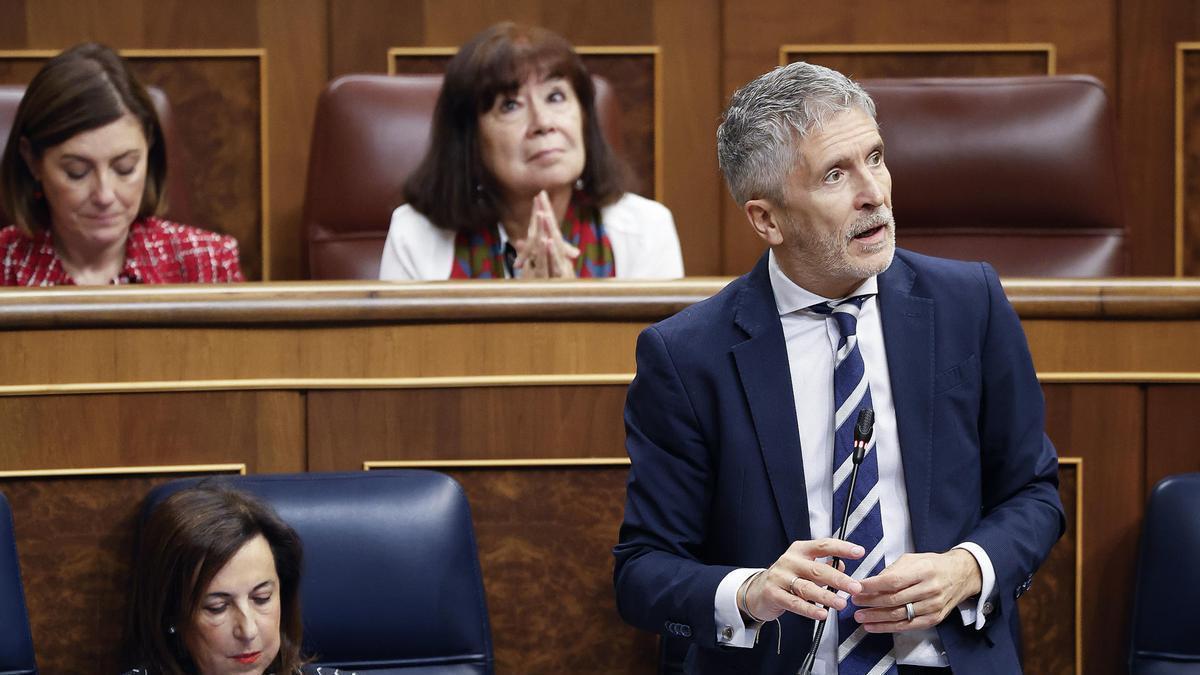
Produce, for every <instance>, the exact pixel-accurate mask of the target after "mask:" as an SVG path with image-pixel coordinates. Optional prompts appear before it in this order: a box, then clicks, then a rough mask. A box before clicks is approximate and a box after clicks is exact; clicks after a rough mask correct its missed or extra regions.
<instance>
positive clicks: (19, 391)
mask: <svg viewBox="0 0 1200 675" xmlns="http://www.w3.org/2000/svg"><path fill="white" fill-rule="evenodd" d="M632 381H633V373H594V374H578V375H463V376H447V377H367V378H276V379H272V378H262V379H245V380H163V381H151V382H79V383H70V384H16V385H5V386H0V397H2V396H49V395H71V394H139V393H168V392H187V391H261V390H300V389H455V388H465V387H548V386H571V385H610V384H615V385H627V384H629V383H630V382H632Z"/></svg>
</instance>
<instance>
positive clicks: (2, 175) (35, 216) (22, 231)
mask: <svg viewBox="0 0 1200 675" xmlns="http://www.w3.org/2000/svg"><path fill="white" fill-rule="evenodd" d="M166 174H167V150H166V144H165V143H164V140H163V132H162V127H161V126H160V125H159V121H158V115H157V114H156V113H155V111H154V106H153V104H152V102H151V100H150V97H149V95H148V94H147V93H146V90H145V89H144V88H143V87H142V85H140V84H139V83H138V81H137V80H136V79H135V78H134V77H133V74H132V73H131V72H130V71H129V67H128V65H127V64H126V63H125V61H123V60H122V59H121V57H120V56H117V54H116V52H114V51H113V50H111V49H109V48H108V47H104V46H102V45H98V44H94V43H86V44H81V45H77V46H75V47H71V48H70V49H67V50H65V51H63V52H62V53H61V54H59V55H58V56H55V57H54V58H52V59H50V60H49V61H48V62H47V63H46V65H44V66H43V67H42V69H41V70H39V71H38V73H37V75H35V76H34V78H33V81H32V82H30V83H29V87H28V88H27V89H26V90H25V95H24V96H23V97H22V98H21V103H20V104H19V105H18V107H17V114H16V118H15V119H14V121H13V127H12V132H11V133H10V134H9V137H8V143H7V145H6V146H5V149H4V155H3V158H0V197H2V199H3V202H2V205H3V209H4V211H6V212H7V213H8V214H9V216H11V217H12V219H13V224H10V225H9V226H8V227H5V228H3V229H0V285H5V286H54V285H59V284H110V283H186V282H216V281H241V280H242V273H241V269H240V267H239V265H238V248H237V241H236V240H235V239H233V238H232V237H228V236H224V235H220V234H216V233H214V232H208V231H206V230H201V229H199V228H195V227H189V226H187V225H181V224H179V223H173V222H170V221H167V220H163V219H162V218H159V217H158V216H159V215H160V214H161V213H162V212H163V211H164V210H165V201H164V196H165V191H166Z"/></svg>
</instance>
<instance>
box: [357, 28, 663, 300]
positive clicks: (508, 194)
mask: <svg viewBox="0 0 1200 675" xmlns="http://www.w3.org/2000/svg"><path fill="white" fill-rule="evenodd" d="M627 176H628V171H627V170H626V169H625V167H624V165H623V164H622V163H621V162H620V161H619V160H618V159H617V157H616V156H615V154H614V153H613V151H612V149H611V148H610V147H609V145H608V143H607V142H606V141H605V140H604V135H603V133H602V132H601V130H600V125H599V121H598V119H597V115H596V107H595V88H594V86H593V84H592V78H591V76H590V75H589V74H588V72H587V70H586V69H585V68H584V66H583V63H582V62H581V61H580V59H579V56H578V55H577V54H576V53H575V51H574V50H573V49H572V48H571V45H570V44H569V43H568V42H567V41H566V40H565V39H563V38H562V37H561V36H559V35H557V34H555V33H552V32H550V31H548V30H545V29H542V28H535V27H524V26H518V25H516V24H512V23H501V24H497V25H495V26H492V27H491V28H488V29H487V30H485V31H483V32H482V33H480V34H479V35H477V36H475V37H474V38H473V39H472V40H471V41H470V42H468V43H467V44H466V45H464V46H463V48H462V49H461V50H459V52H458V54H457V55H456V56H455V57H454V58H453V59H452V60H451V61H450V64H449V66H448V67H447V70H446V76H445V80H444V83H443V85H442V91H441V95H440V96H439V97H438V101H437V106H436V108H435V110H434V120H433V132H432V138H431V142H430V147H429V151H428V153H427V154H426V155H425V158H424V160H422V162H421V165H420V166H419V167H418V168H417V170H416V171H415V172H414V173H413V175H412V176H411V177H410V178H409V180H408V183H407V184H406V186H405V190H404V198H405V201H406V202H407V203H406V204H404V205H403V206H401V207H399V208H397V209H396V211H395V212H394V213H393V214H392V223H391V227H390V229H389V231H388V237H387V244H386V245H385V246H384V251H383V259H382V261H381V263H380V277H381V278H382V279H468V278H494V279H501V278H519V279H525V278H547V277H551V278H562V277H568V278H569V277H623V278H643V279H644V278H678V277H682V276H683V258H682V255H681V254H680V250H679V238H678V236H677V235H676V233H675V222H674V220H673V219H672V218H671V213H670V211H668V210H667V208H666V207H665V206H663V205H662V204H659V203H658V202H655V201H652V200H649V199H646V198H644V197H640V196H638V195H635V194H633V193H631V192H627V191H626V185H627V183H628V178H627Z"/></svg>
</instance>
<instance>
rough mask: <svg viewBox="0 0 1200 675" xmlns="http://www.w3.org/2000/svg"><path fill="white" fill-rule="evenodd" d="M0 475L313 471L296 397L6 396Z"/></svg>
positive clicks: (1, 405)
mask: <svg viewBox="0 0 1200 675" xmlns="http://www.w3.org/2000/svg"><path fill="white" fill-rule="evenodd" d="M0 419H4V420H5V433H4V434H3V435H0V471H16V470H42V469H78V468H85V467H112V466H168V465H170V466H174V465H180V464H232V463H242V464H245V465H246V467H247V470H249V471H251V472H255V473H269V472H291V471H303V470H305V468H306V467H307V462H306V460H305V440H304V402H303V399H302V395H301V394H300V393H298V392H290V391H257V392H248V391H228V392H187V393H153V394H82V395H71V396H29V397H24V396H14V397H0Z"/></svg>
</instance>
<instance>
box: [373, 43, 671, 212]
mask: <svg viewBox="0 0 1200 675" xmlns="http://www.w3.org/2000/svg"><path fill="white" fill-rule="evenodd" d="M623 49H628V51H622V50H623ZM652 49H653V48H646V47H629V48H622V47H592V46H585V45H579V46H577V47H576V51H578V52H579V55H580V58H581V59H582V60H583V64H584V66H585V67H586V68H587V69H588V71H589V72H591V73H593V74H595V75H599V76H600V77H603V78H605V79H606V80H607V81H608V82H609V84H611V85H612V87H613V89H614V90H615V92H616V96H617V101H618V102H619V104H620V111H621V117H620V119H621V138H620V139H618V144H619V147H620V148H621V155H622V157H624V158H625V160H626V161H628V162H629V164H630V168H632V169H633V173H634V176H635V181H636V187H635V190H634V191H635V192H637V193H638V194H641V195H643V196H645V197H649V198H651V199H656V198H657V197H658V194H659V189H660V188H659V186H658V184H657V183H656V176H657V173H656V170H657V164H656V161H655V160H656V158H657V156H658V155H659V154H660V153H661V148H660V146H659V144H660V140H659V138H658V128H657V127H658V125H657V123H656V120H657V115H658V114H659V113H658V108H659V106H660V103H659V101H658V96H657V92H658V86H659V85H658V77H657V73H658V60H659V56H658V54H656V53H654V52H653V51H651V50H652ZM439 51H442V52H443V53H434V52H432V51H431V50H430V49H427V48H418V49H415V50H412V51H407V50H405V49H404V48H403V47H392V48H389V50H388V59H389V60H388V72H389V73H392V74H405V75H417V74H422V75H423V74H441V73H444V72H445V71H446V64H447V63H449V61H450V58H451V57H452V56H453V55H454V52H455V51H457V49H456V48H454V47H447V48H444V49H443V50H439Z"/></svg>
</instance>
